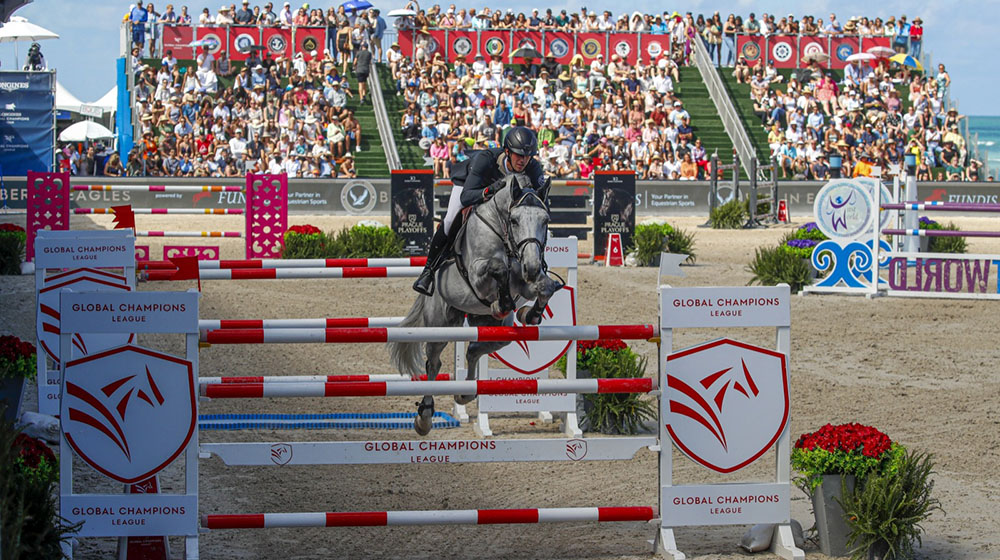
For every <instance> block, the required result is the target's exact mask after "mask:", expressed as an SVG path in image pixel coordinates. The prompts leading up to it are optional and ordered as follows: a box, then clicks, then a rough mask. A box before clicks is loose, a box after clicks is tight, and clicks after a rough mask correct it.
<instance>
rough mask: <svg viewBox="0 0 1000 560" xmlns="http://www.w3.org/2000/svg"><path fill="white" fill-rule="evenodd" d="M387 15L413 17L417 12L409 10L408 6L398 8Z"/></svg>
mask: <svg viewBox="0 0 1000 560" xmlns="http://www.w3.org/2000/svg"><path fill="white" fill-rule="evenodd" d="M386 15H387V16H389V17H407V16H411V17H412V16H415V15H417V12H414V11H413V10H407V9H406V8H397V9H395V10H392V11H390V12H389V13H388V14H386Z"/></svg>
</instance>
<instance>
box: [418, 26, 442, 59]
mask: <svg viewBox="0 0 1000 560" xmlns="http://www.w3.org/2000/svg"><path fill="white" fill-rule="evenodd" d="M446 35H447V33H446V32H445V30H443V29H434V30H431V31H429V32H426V33H423V32H421V33H418V34H417V48H420V47H423V48H424V50H425V51H427V57H428V58H431V57H433V56H434V55H435V54H438V53H440V54H441V56H445V55H447V54H448V52H447V51H448V49H447V48H445V47H447V45H448V41H447V40H446Z"/></svg>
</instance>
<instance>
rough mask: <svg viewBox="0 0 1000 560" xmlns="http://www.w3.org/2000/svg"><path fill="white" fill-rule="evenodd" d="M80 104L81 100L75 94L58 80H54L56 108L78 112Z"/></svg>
mask: <svg viewBox="0 0 1000 560" xmlns="http://www.w3.org/2000/svg"><path fill="white" fill-rule="evenodd" d="M81 105H83V101H80V100H79V99H77V97H76V96H75V95H73V94H72V93H70V91H69V90H68V89H66V88H65V87H63V85H62V84H60V83H59V80H56V109H58V110H59V111H72V112H74V113H79V112H80V106H81Z"/></svg>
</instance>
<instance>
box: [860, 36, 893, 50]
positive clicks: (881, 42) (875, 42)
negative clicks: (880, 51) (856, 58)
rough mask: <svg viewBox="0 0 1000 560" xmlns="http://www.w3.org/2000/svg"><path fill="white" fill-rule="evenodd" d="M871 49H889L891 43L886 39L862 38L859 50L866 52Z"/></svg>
mask: <svg viewBox="0 0 1000 560" xmlns="http://www.w3.org/2000/svg"><path fill="white" fill-rule="evenodd" d="M872 47H889V48H892V41H891V40H890V39H889V38H888V37H862V38H861V50H862V51H864V52H868V49H870V48H872Z"/></svg>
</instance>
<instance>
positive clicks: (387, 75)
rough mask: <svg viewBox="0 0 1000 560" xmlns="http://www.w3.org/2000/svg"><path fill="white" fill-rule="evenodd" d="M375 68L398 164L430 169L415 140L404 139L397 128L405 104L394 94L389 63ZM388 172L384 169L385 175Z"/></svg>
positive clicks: (410, 167) (409, 167)
mask: <svg viewBox="0 0 1000 560" xmlns="http://www.w3.org/2000/svg"><path fill="white" fill-rule="evenodd" d="M375 68H376V69H377V70H378V81H379V84H380V85H381V86H382V97H383V99H385V109H386V112H387V113H388V116H389V124H390V127H391V128H392V135H393V138H394V139H395V140H396V151H397V152H398V153H399V163H400V165H402V168H403V169H430V167H431V166H430V165H428V164H427V163H426V162H425V161H424V150H422V149H420V146H418V145H417V143H416V142H411V141H409V140H406V139H404V138H403V131H402V130H400V128H399V120H400V118H401V117H402V115H403V110H404V109H405V108H406V105H405V104H404V102H403V98H402V96H397V95H396V86H395V84H393V82H392V73H391V72H390V70H389V65H387V64H376V65H375ZM373 124H374V118H373ZM388 173H389V172H388V171H386V176H388Z"/></svg>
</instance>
